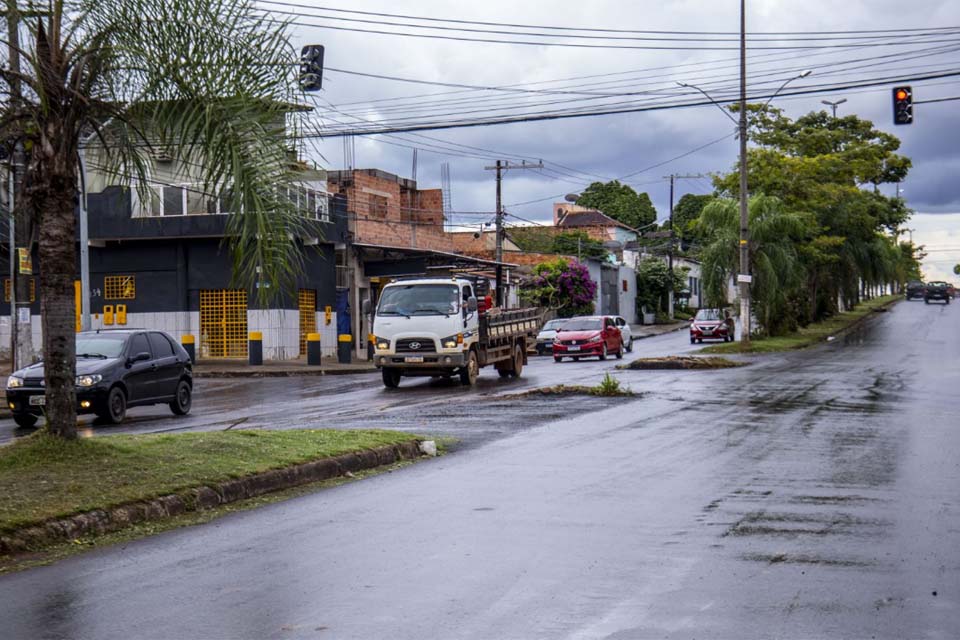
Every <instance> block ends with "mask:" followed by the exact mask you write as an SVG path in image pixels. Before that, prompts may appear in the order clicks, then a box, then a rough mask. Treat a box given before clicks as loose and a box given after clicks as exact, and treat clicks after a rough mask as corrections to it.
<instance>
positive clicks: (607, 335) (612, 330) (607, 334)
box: [603, 318, 620, 353]
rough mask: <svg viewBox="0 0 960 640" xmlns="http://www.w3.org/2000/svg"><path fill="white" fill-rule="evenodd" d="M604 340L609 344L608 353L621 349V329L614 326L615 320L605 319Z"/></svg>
mask: <svg viewBox="0 0 960 640" xmlns="http://www.w3.org/2000/svg"><path fill="white" fill-rule="evenodd" d="M603 339H604V340H605V341H606V343H607V351H609V352H610V353H613V352H615V351H616V350H617V349H619V348H620V329H618V328H617V325H616V324H614V322H613V318H604V319H603Z"/></svg>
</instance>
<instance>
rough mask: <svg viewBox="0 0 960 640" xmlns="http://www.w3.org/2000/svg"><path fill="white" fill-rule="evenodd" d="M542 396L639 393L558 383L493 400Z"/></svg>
mask: <svg viewBox="0 0 960 640" xmlns="http://www.w3.org/2000/svg"><path fill="white" fill-rule="evenodd" d="M544 396H554V397H561V398H565V397H569V396H599V397H603V398H617V397H624V398H637V397H639V396H640V394H639V393H634V392H633V391H631V390H629V389H620V390H618V391H616V392H610V391H608V392H601V391H599V390H598V388H597V387H588V386H586V385H582V384H558V385H554V386H552V387H538V388H536V389H530V390H529V391H522V392H520V393H511V394H510V395H506V396H495V397H494V398H492V399H494V400H519V399H521V398H539V397H544Z"/></svg>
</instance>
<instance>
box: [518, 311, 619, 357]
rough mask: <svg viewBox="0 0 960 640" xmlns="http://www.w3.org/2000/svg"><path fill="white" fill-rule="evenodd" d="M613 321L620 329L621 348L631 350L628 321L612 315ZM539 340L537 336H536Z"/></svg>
mask: <svg viewBox="0 0 960 640" xmlns="http://www.w3.org/2000/svg"><path fill="white" fill-rule="evenodd" d="M613 321H614V322H615V323H616V324H617V328H618V329H620V335H621V336H622V337H623V348H624V349H626V350H627V351H633V332H632V331H631V330H630V323H628V322H627V321H626V320H624V319H623V318H621V317H620V316H613ZM537 341H538V342H539V337H538V338H537Z"/></svg>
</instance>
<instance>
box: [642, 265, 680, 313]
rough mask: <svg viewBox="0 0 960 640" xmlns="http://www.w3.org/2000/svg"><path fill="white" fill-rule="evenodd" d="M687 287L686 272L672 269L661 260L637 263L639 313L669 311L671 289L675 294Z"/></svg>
mask: <svg viewBox="0 0 960 640" xmlns="http://www.w3.org/2000/svg"><path fill="white" fill-rule="evenodd" d="M684 287H686V279H685V277H684V272H683V271H681V270H680V269H674V270H673V274H672V275H671V273H670V267H668V266H667V263H666V262H664V261H663V260H662V259H660V258H654V257H648V258H644V259H643V260H640V261H639V262H638V263H637V311H638V312H640V313H642V312H643V311H644V309H646V310H647V311H648V312H650V313H657V312H659V311H666V310H667V301H668V296H669V293H670V289H671V288H672V289H673V292H674V294H677V293H680V292H681V291H683V289H684Z"/></svg>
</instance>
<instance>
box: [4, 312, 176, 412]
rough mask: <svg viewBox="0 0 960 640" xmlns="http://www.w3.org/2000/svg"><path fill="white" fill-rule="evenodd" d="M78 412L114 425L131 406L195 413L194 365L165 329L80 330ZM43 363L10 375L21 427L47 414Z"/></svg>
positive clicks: (14, 409)
mask: <svg viewBox="0 0 960 640" xmlns="http://www.w3.org/2000/svg"><path fill="white" fill-rule="evenodd" d="M76 385H77V412H78V413H95V414H96V415H97V416H98V417H99V418H101V419H103V420H105V421H107V422H112V423H114V424H116V423H119V422H122V421H123V419H124V417H126V414H127V407H136V406H141V405H148V404H169V405H170V409H171V410H172V411H173V412H174V413H175V414H177V415H186V414H187V413H189V411H190V405H191V402H192V396H193V365H192V363H191V362H190V356H189V355H187V352H186V350H184V348H183V347H182V346H180V345H179V344H177V341H176V340H174V339H173V338H171V337H170V336H168V335H167V334H166V333H163V332H162V331H147V330H143V329H116V330H108V331H84V332H81V333H78V334H77V380H76ZM45 402H46V397H45V395H44V378H43V362H38V363H36V364H33V365H30V366H29V367H26V368H24V369H20V370H19V371H15V372H14V373H13V374H12V375H11V376H10V377H9V378H8V379H7V404H8V406H9V407H10V411H11V412H12V413H13V419H14V421H16V423H17V425H19V426H21V427H32V426H33V425H34V424H36V422H37V418H38V417H39V416H41V415H43V407H44V404H45Z"/></svg>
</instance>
